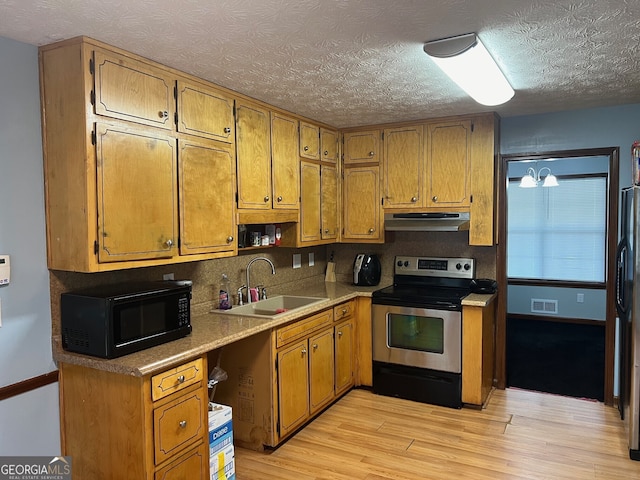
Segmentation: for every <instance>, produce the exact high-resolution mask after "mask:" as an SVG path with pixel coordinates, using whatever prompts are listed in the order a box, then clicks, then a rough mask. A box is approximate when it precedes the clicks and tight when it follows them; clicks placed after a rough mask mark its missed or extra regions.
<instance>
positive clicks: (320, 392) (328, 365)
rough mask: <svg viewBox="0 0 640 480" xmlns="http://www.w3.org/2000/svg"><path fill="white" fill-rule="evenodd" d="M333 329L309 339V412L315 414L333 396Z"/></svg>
mask: <svg viewBox="0 0 640 480" xmlns="http://www.w3.org/2000/svg"><path fill="white" fill-rule="evenodd" d="M334 373H335V371H334V356H333V329H327V330H325V331H323V332H321V333H319V334H317V335H314V336H313V337H310V338H309V411H310V413H311V414H313V413H315V412H317V411H318V410H320V409H321V408H322V407H324V406H325V405H327V404H328V403H329V402H330V401H331V400H332V399H333V396H334V388H333V387H334Z"/></svg>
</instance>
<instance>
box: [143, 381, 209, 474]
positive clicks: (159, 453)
mask: <svg viewBox="0 0 640 480" xmlns="http://www.w3.org/2000/svg"><path fill="white" fill-rule="evenodd" d="M206 407H207V401H206V399H205V398H204V395H203V393H202V389H200V388H197V389H195V390H194V391H192V392H190V393H185V394H184V395H181V396H180V397H178V398H176V399H175V400H173V401H171V402H169V403H166V404H164V405H162V406H161V407H158V408H156V409H155V410H154V411H153V439H154V450H155V462H156V465H158V464H160V463H162V462H164V461H165V460H167V459H168V458H169V457H171V456H172V455H175V454H176V453H178V452H180V451H181V450H184V449H185V448H187V447H189V446H191V445H192V444H194V443H195V442H196V441H198V440H202V437H203V434H204V430H205V428H206V427H207V425H205V424H204V420H203V419H204V418H205V417H204V410H205V408H206Z"/></svg>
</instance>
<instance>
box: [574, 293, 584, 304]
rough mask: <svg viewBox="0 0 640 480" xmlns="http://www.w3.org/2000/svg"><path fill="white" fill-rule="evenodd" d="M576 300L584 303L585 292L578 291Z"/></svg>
mask: <svg viewBox="0 0 640 480" xmlns="http://www.w3.org/2000/svg"><path fill="white" fill-rule="evenodd" d="M576 302H578V303H584V293H578V296H577V297H576Z"/></svg>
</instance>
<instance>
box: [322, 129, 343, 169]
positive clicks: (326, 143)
mask: <svg viewBox="0 0 640 480" xmlns="http://www.w3.org/2000/svg"><path fill="white" fill-rule="evenodd" d="M338 137H339V135H338V132H336V131H335V130H327V129H326V128H321V129H320V154H321V155H320V160H322V161H323V162H330V163H337V162H338Z"/></svg>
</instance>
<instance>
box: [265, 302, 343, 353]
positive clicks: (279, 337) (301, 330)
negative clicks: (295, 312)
mask: <svg viewBox="0 0 640 480" xmlns="http://www.w3.org/2000/svg"><path fill="white" fill-rule="evenodd" d="M332 320H333V310H332V309H329V310H325V311H323V312H320V313H317V314H315V315H312V316H310V317H307V318H303V319H302V320H298V321H297V322H294V323H292V324H290V325H287V326H286V327H282V328H279V329H277V330H276V347H277V348H280V347H282V346H284V345H286V344H288V343H290V342H293V341H295V340H298V339H299V338H302V337H304V336H305V335H307V334H309V333H310V332H312V331H314V330H316V329H317V328H320V327H322V326H324V325H329V324H330V323H331V321H332Z"/></svg>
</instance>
